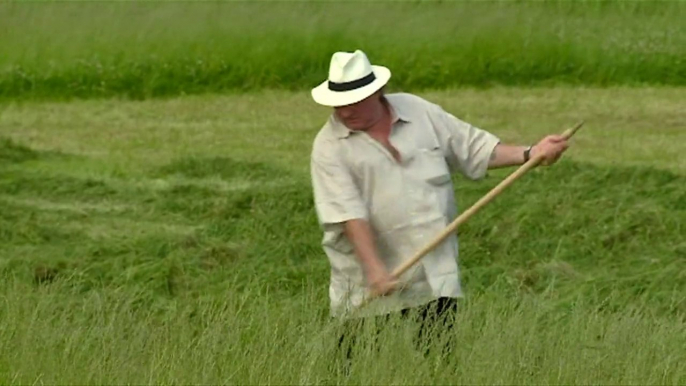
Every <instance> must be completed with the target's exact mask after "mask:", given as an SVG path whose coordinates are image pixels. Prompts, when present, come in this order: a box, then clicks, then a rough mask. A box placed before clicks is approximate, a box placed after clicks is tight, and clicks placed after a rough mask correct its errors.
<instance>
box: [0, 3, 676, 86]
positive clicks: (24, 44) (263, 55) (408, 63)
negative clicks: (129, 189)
mask: <svg viewBox="0 0 686 386" xmlns="http://www.w3.org/2000/svg"><path fill="white" fill-rule="evenodd" d="M685 17H686V5H684V3H682V2H625V1H607V2H587V1H560V2H552V1H544V2H520V1H512V2H387V1H384V2H372V3H362V2H308V1H305V2H210V3H207V2H202V3H184V2H182V3H179V2H155V3H103V2H92V3H88V2H86V3H84V2H79V3H78V4H77V3H59V2H58V3H50V2H39V3H33V2H11V3H5V4H2V5H0V25H2V26H3V33H2V34H0V98H3V99H12V98H18V97H21V98H69V97H108V96H124V97H131V98H147V97H155V96H167V95H181V94H192V93H202V92H218V91H231V90H233V91H244V90H253V89H260V88H271V89H274V88H279V89H290V90H293V89H297V90H304V89H309V88H310V87H312V86H314V85H316V84H318V83H319V82H321V81H322V80H323V79H325V78H326V74H327V68H328V64H329V59H330V55H331V54H332V53H333V52H334V51H339V50H354V49H358V48H359V49H363V50H364V51H366V52H367V53H368V54H369V56H370V58H371V60H372V61H374V62H375V63H380V64H384V65H387V66H389V67H390V68H391V69H392V70H393V73H394V81H395V82H396V84H397V85H398V86H400V87H403V88H406V89H410V88H411V89H414V90H419V89H437V88H438V89H443V88H446V87H458V86H465V85H468V86H490V85H498V84H500V85H520V86H527V85H541V84H544V85H551V84H575V85H618V84H621V85H645V84H652V85H684V84H686V62H685V61H684V59H683V58H684V57H686V51H685V50H686V48H684V47H686V33H684V29H683V22H682V21H683V19H684V18H685ZM266 27H268V29H265V28H266Z"/></svg>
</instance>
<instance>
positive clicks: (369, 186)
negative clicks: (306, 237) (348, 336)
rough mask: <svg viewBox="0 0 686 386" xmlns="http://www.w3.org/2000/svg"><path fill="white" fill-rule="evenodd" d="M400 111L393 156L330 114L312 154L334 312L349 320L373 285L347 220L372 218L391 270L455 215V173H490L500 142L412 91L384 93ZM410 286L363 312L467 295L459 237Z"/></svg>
mask: <svg viewBox="0 0 686 386" xmlns="http://www.w3.org/2000/svg"><path fill="white" fill-rule="evenodd" d="M385 97H386V100H387V101H388V103H389V106H390V107H391V111H392V114H393V126H392V129H391V134H390V138H389V140H390V142H391V144H393V146H394V147H395V148H396V149H397V150H398V152H399V153H400V159H401V163H398V162H397V161H396V160H395V159H394V158H393V156H392V155H391V153H390V152H389V151H388V150H387V149H386V148H385V147H384V146H383V145H381V144H380V143H378V142H377V141H376V140H374V139H372V138H371V137H370V136H369V135H368V134H366V133H364V132H361V131H351V130H349V129H348V128H346V127H345V126H344V125H343V124H342V123H341V122H340V121H338V120H337V119H336V117H335V115H334V114H332V115H331V116H330V117H329V119H328V121H327V122H326V124H325V125H324V126H323V127H322V128H321V130H320V131H319V133H318V134H317V136H316V138H315V140H314V143H313V148H312V154H311V178H312V185H313V191H314V199H315V208H316V212H317V216H318V220H319V223H320V225H321V227H322V230H323V232H324V236H323V240H322V246H323V249H324V252H325V253H326V255H327V257H328V260H329V262H330V265H331V278H330V285H329V299H330V308H331V314H332V316H343V317H346V316H349V315H351V314H350V313H349V312H350V311H352V310H353V309H356V308H357V307H358V306H359V305H360V303H361V301H362V299H363V297H364V296H366V295H367V294H368V293H367V289H366V285H365V277H364V274H363V271H362V268H361V265H360V263H359V262H358V260H357V257H356V256H355V252H354V248H353V244H352V243H351V242H350V241H349V240H347V238H346V236H345V235H344V234H343V227H344V225H343V224H344V222H345V221H347V220H351V219H365V220H367V221H368V222H369V224H370V226H371V228H372V230H373V232H374V237H375V239H376V246H377V250H378V254H379V257H380V258H381V259H382V260H383V262H384V263H385V265H386V267H387V269H388V271H389V272H392V271H393V270H394V269H396V268H397V267H398V266H399V265H400V264H401V263H402V262H403V261H404V260H406V259H409V258H410V257H412V255H414V254H415V253H416V252H417V251H418V250H419V249H421V248H423V247H424V246H425V245H427V244H428V243H429V242H430V241H431V240H432V239H433V238H435V237H436V235H438V234H439V233H440V232H441V231H443V230H444V228H445V227H446V226H448V225H449V224H450V222H452V221H453V220H454V219H455V216H456V215H457V208H456V203H455V197H454V193H453V192H454V190H453V184H452V179H451V173H453V172H459V173H462V174H463V175H464V176H466V177H467V178H470V179H473V180H477V179H481V178H483V177H484V176H485V175H486V172H487V169H488V163H489V159H490V157H491V154H492V152H493V150H494V148H495V146H496V145H497V144H498V142H499V139H498V138H497V137H496V136H494V135H493V134H491V133H488V132H486V131H484V130H481V129H479V128H476V127H474V126H472V125H470V124H468V123H466V122H463V121H461V120H460V119H458V118H456V117H455V116H453V115H452V114H450V113H447V112H446V111H444V110H443V109H442V108H441V107H440V106H438V105H436V104H434V103H431V102H429V101H427V100H425V99H422V98H420V97H418V96H415V95H412V94H405V93H398V94H388V95H386V96H385ZM400 281H401V283H402V285H403V288H404V289H403V290H401V291H398V292H396V293H394V294H392V295H389V296H384V297H381V298H377V299H374V300H373V301H372V302H370V303H369V304H368V305H367V306H365V307H363V308H362V310H361V311H359V313H355V315H357V316H369V315H379V314H384V313H388V312H392V311H398V310H401V309H403V308H409V307H414V306H418V305H421V304H425V303H427V302H429V301H431V300H433V299H435V298H437V297H441V296H447V297H461V296H462V290H461V287H460V277H459V270H458V240H457V236H456V235H455V234H452V235H450V236H449V237H448V238H446V239H445V240H444V241H443V242H442V243H441V244H440V245H439V246H438V247H436V248H435V249H433V250H432V251H431V252H429V253H428V254H427V255H425V256H424V257H423V258H422V259H421V260H420V261H419V262H417V263H416V264H415V265H414V266H413V268H411V269H410V270H408V271H407V272H406V273H405V274H404V275H403V276H402V277H401V278H400Z"/></svg>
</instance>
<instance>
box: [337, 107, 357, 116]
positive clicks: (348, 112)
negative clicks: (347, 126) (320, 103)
mask: <svg viewBox="0 0 686 386" xmlns="http://www.w3.org/2000/svg"><path fill="white" fill-rule="evenodd" d="M336 111H337V112H338V116H340V117H341V118H350V117H351V116H352V115H353V109H351V108H350V107H348V106H344V107H338V108H336Z"/></svg>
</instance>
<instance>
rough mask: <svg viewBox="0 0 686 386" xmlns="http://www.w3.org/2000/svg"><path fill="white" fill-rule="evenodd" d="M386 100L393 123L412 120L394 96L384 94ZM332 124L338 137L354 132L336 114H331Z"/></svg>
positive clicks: (345, 136) (341, 137)
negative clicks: (394, 99) (393, 98)
mask: <svg viewBox="0 0 686 386" xmlns="http://www.w3.org/2000/svg"><path fill="white" fill-rule="evenodd" d="M384 100H385V101H386V103H387V104H388V107H390V110H391V117H392V121H391V122H392V123H393V124H395V123H397V122H398V121H401V122H405V123H409V122H410V118H409V117H408V115H407V114H406V112H405V111H404V110H403V109H402V107H401V106H399V104H398V103H396V102H395V101H393V100H392V98H388V96H384ZM331 125H332V128H333V131H334V133H335V134H336V137H338V138H339V139H343V138H347V137H349V136H350V134H351V133H353V131H352V130H350V129H348V128H347V127H345V125H344V124H343V123H342V122H341V121H339V120H338V118H336V114H331Z"/></svg>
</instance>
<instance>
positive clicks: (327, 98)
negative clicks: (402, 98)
mask: <svg viewBox="0 0 686 386" xmlns="http://www.w3.org/2000/svg"><path fill="white" fill-rule="evenodd" d="M372 71H373V72H374V76H375V77H376V79H375V80H374V81H373V82H372V83H370V84H368V85H366V86H364V87H360V88H357V89H355V90H351V91H331V90H329V81H328V80H325V81H324V82H322V83H321V84H320V85H319V86H317V87H315V88H313V89H312V98H313V99H314V101H315V102H317V103H319V104H320V105H323V106H330V107H338V106H347V105H351V104H353V103H357V102H359V101H361V100H363V99H365V98H367V97H369V96H370V95H372V94H374V93H375V92H377V91H378V90H379V89H381V87H383V86H384V85H385V84H386V83H388V80H389V79H390V78H391V71H390V70H389V69H388V68H386V67H384V66H372Z"/></svg>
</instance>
